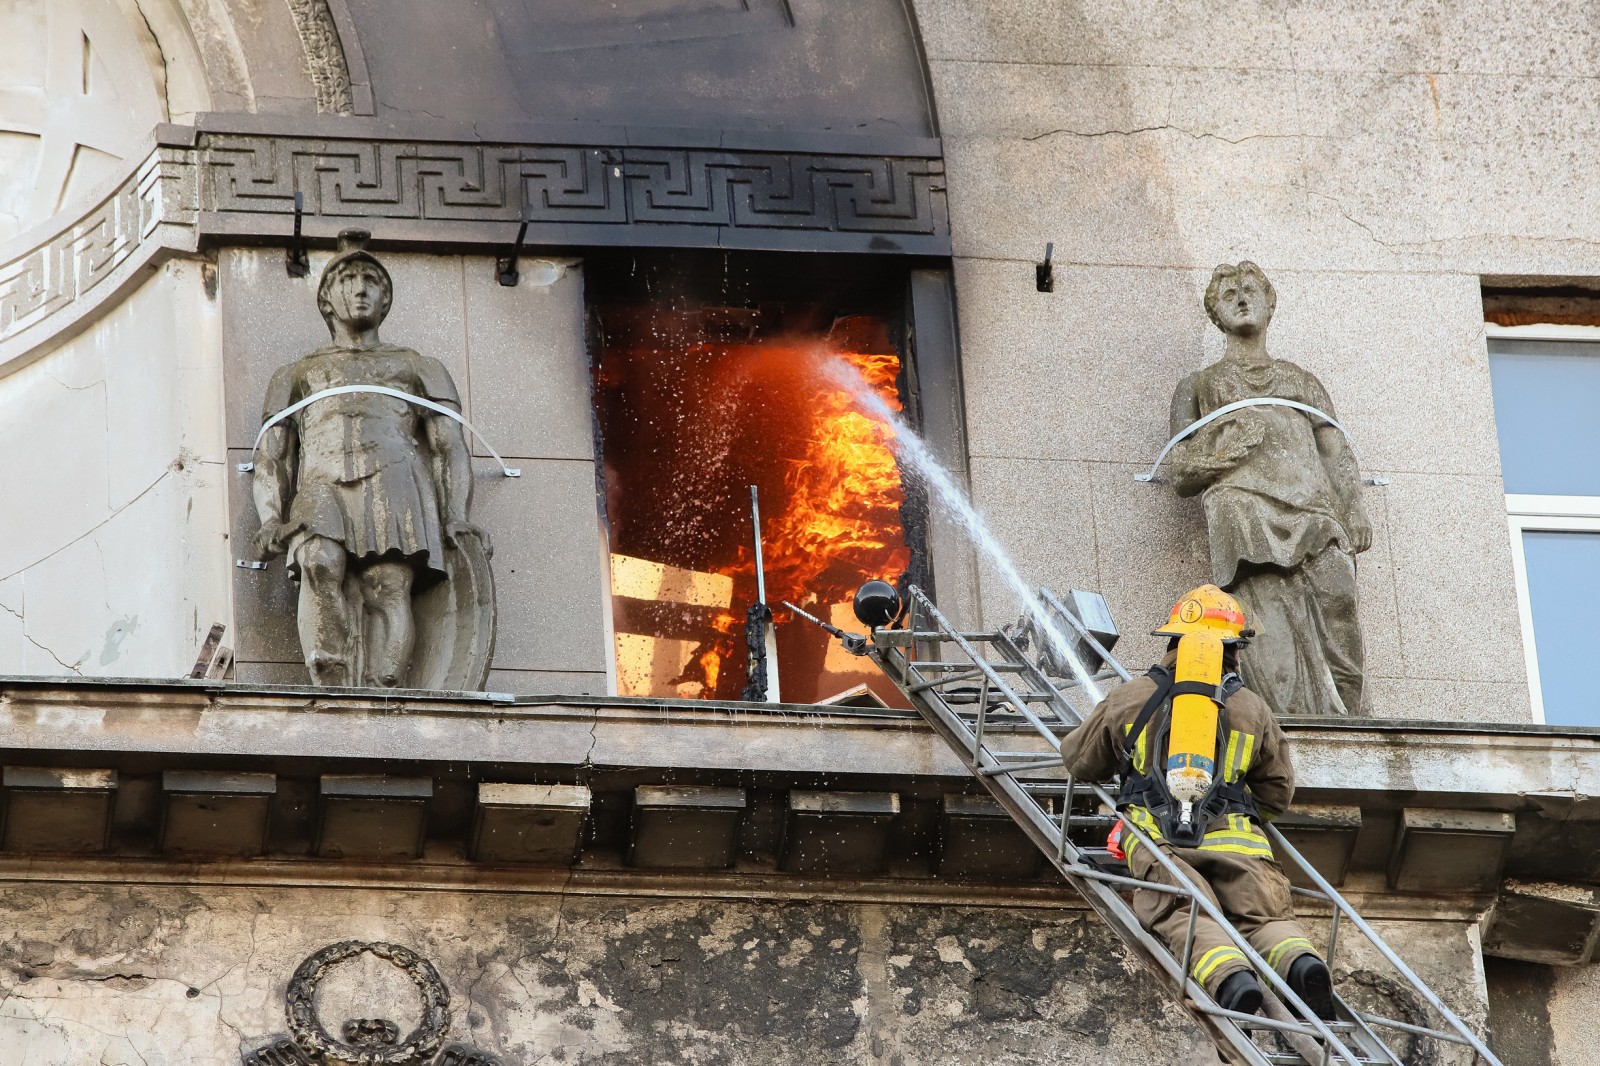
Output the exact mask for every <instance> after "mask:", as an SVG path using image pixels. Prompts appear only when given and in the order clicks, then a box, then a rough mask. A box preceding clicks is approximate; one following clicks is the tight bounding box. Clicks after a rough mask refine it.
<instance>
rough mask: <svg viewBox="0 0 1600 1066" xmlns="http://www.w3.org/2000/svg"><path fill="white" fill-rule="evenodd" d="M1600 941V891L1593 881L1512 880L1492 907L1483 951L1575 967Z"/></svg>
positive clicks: (1502, 956) (1548, 964)
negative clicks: (1530, 882) (1545, 881)
mask: <svg viewBox="0 0 1600 1066" xmlns="http://www.w3.org/2000/svg"><path fill="white" fill-rule="evenodd" d="M1597 944H1600V891H1597V890H1596V889H1595V888H1594V887H1593V886H1591V885H1570V884H1522V883H1508V884H1507V885H1506V886H1505V888H1504V889H1503V890H1502V891H1501V893H1500V898H1499V899H1497V900H1495V903H1494V907H1493V908H1491V910H1490V911H1489V916H1488V920H1487V922H1486V924H1485V928H1484V934H1483V953H1484V954H1485V955H1496V956H1499V957H1500V958H1504V959H1521V960H1522V961H1524V962H1537V963H1543V964H1545V965H1547V966H1573V965H1580V964H1582V963H1586V962H1589V961H1590V960H1591V959H1593V958H1594V953H1595V947H1596V945H1597Z"/></svg>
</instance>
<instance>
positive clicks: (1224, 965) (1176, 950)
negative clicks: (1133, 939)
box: [1128, 842, 1316, 996]
mask: <svg viewBox="0 0 1600 1066" xmlns="http://www.w3.org/2000/svg"><path fill="white" fill-rule="evenodd" d="M1157 846H1158V847H1160V848H1161V850H1162V851H1163V852H1165V853H1166V855H1167V857H1168V858H1169V859H1171V860H1173V862H1174V863H1175V864H1176V865H1177V866H1178V867H1180V868H1181V869H1182V870H1183V871H1184V873H1186V874H1187V875H1188V876H1189V878H1190V879H1191V880H1192V881H1194V882H1195V884H1197V885H1199V886H1200V888H1201V889H1202V890H1203V891H1205V892H1206V895H1207V896H1208V897H1209V898H1210V900H1211V902H1212V903H1215V904H1216V905H1217V906H1218V908H1219V909H1221V911H1222V913H1223V914H1225V915H1227V917H1228V919H1229V921H1231V922H1233V925H1234V928H1236V929H1238V930H1239V932H1240V933H1241V934H1242V935H1243V936H1244V938H1245V939H1246V940H1248V941H1249V942H1250V946H1251V947H1253V948H1255V949H1256V951H1257V952H1258V953H1259V954H1260V955H1261V957H1262V958H1264V959H1266V960H1267V965H1268V966H1271V967H1272V968H1273V969H1275V970H1277V971H1278V974H1279V975H1280V976H1283V977H1287V976H1288V974H1289V965H1290V964H1291V963H1293V962H1294V960H1295V959H1298V958H1299V957H1300V956H1301V955H1307V954H1313V953H1315V951H1316V949H1315V947H1314V946H1313V945H1312V943H1311V941H1310V940H1308V939H1306V933H1305V929H1304V927H1302V926H1301V925H1300V923H1299V922H1297V921H1295V918H1294V906H1293V904H1292V903H1291V902H1290V896H1289V879H1288V877H1287V876H1285V875H1284V872H1283V868H1282V867H1281V866H1279V865H1278V864H1277V862H1276V861H1274V860H1273V859H1269V858H1261V857H1257V856H1253V855H1240V854H1235V853H1230V852H1226V851H1212V850H1203V849H1200V848H1179V847H1174V846H1172V845H1171V844H1167V843H1165V842H1162V843H1161V844H1158V845H1157ZM1128 867H1129V870H1130V871H1131V872H1132V874H1133V876H1134V877H1136V878H1138V879H1139V880H1141V881H1151V882H1154V883H1157V884H1166V885H1175V884H1177V883H1178V881H1177V879H1176V878H1175V877H1173V875H1172V874H1171V873H1169V872H1168V871H1167V869H1166V868H1165V867H1163V866H1162V865H1161V864H1160V863H1159V862H1158V861H1156V858H1155V856H1153V855H1151V854H1150V849H1149V848H1146V847H1141V848H1139V849H1138V850H1136V851H1135V852H1134V853H1133V854H1132V855H1130V856H1129V862H1128ZM1190 907H1191V904H1190V902H1189V900H1188V899H1187V898H1185V897H1183V896H1175V895H1172V894H1170V893H1167V892H1143V891H1139V890H1137V889H1135V890H1134V893H1133V911H1134V913H1135V914H1136V915H1138V917H1139V921H1140V923H1141V924H1143V925H1144V927H1145V928H1146V929H1149V930H1151V931H1152V932H1154V933H1156V934H1158V935H1159V936H1160V937H1161V938H1162V939H1163V940H1165V941H1166V942H1167V947H1168V948H1169V949H1170V950H1171V951H1172V953H1173V955H1174V956H1176V957H1177V958H1178V959H1179V960H1180V961H1181V960H1182V958H1183V945H1184V941H1185V938H1187V936H1188V933H1189V910H1190ZM1249 968H1250V961H1249V960H1248V959H1247V958H1245V955H1244V952H1242V951H1240V950H1239V949H1238V948H1237V947H1235V946H1234V944H1233V941H1232V940H1231V939H1229V937H1228V934H1227V933H1225V932H1224V931H1223V929H1222V926H1220V925H1218V924H1217V923H1216V922H1214V921H1212V920H1211V919H1210V918H1209V917H1207V916H1206V914H1205V912H1204V911H1202V912H1201V913H1200V914H1199V916H1198V917H1197V918H1196V920H1195V929H1194V949H1193V951H1192V952H1191V953H1190V955H1189V972H1190V974H1191V975H1192V976H1193V977H1194V979H1195V980H1196V981H1198V982H1199V983H1200V984H1201V985H1202V986H1203V987H1204V988H1205V990H1206V992H1207V994H1209V995H1213V996H1214V995H1216V993H1217V989H1218V988H1220V987H1221V986H1222V982H1223V981H1224V980H1225V979H1226V978H1227V977H1228V975H1229V974H1232V973H1236V972H1238V971H1239V970H1245V969H1249Z"/></svg>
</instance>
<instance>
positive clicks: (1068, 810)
mask: <svg viewBox="0 0 1600 1066" xmlns="http://www.w3.org/2000/svg"><path fill="white" fill-rule="evenodd" d="M1072 799H1073V796H1072V775H1071V774H1068V775H1067V790H1066V791H1065V792H1063V793H1062V794H1061V839H1060V840H1059V841H1058V842H1057V843H1056V858H1057V859H1060V860H1063V861H1064V860H1065V859H1066V857H1067V824H1068V823H1069V822H1071V821H1072Z"/></svg>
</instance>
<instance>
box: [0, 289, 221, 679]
mask: <svg viewBox="0 0 1600 1066" xmlns="http://www.w3.org/2000/svg"><path fill="white" fill-rule="evenodd" d="M202 273H203V268H202V265H201V264H199V263H195V262H183V261H172V262H169V263H167V264H166V265H165V266H163V267H162V268H161V269H160V270H159V271H157V272H156V273H155V275H154V276H153V277H152V278H150V279H149V280H148V281H146V282H145V283H144V284H143V285H142V286H140V287H139V288H138V289H137V290H136V291H135V292H134V293H133V294H132V295H131V296H130V297H129V298H128V299H127V300H125V301H124V302H123V303H122V304H121V305H119V306H118V307H117V308H116V309H115V310H113V311H112V312H111V313H109V314H107V315H106V316H105V317H104V318H103V319H101V320H99V321H98V322H96V323H95V324H94V325H93V326H92V327H91V328H90V329H89V330H88V331H86V332H85V333H84V334H82V335H80V336H78V337H76V338H74V339H72V340H69V341H67V342H66V343H64V344H63V345H62V346H61V347H59V348H58V349H56V350H55V351H53V352H51V353H49V354H48V355H46V356H44V357H43V358H42V359H40V360H39V361H37V362H35V363H33V364H32V365H30V366H27V367H24V368H23V369H22V370H20V371H17V372H16V373H14V374H11V375H9V376H7V377H5V378H3V379H0V409H3V410H5V411H6V412H7V417H6V418H5V419H4V420H3V421H0V454H4V455H5V456H6V457H7V462H6V463H4V464H3V465H0V494H3V497H4V498H5V499H7V500H12V501H27V506H26V507H24V508H17V509H13V510H11V511H10V512H8V515H7V528H6V530H5V534H6V535H5V537H4V538H3V539H0V588H4V589H6V590H7V594H5V595H3V596H0V602H3V603H4V605H5V607H6V609H7V610H6V615H8V616H9V618H8V620H7V621H5V622H0V672H6V673H20V674H29V673H32V674H47V675H57V674H63V673H67V674H100V675H119V676H121V675H131V676H155V677H171V676H181V675H183V674H185V673H187V672H188V668H189V666H190V664H191V663H192V662H193V659H194V654H195V650H196V649H197V648H198V647H199V645H200V641H201V640H202V639H203V638H204V635H205V633H206V631H207V630H208V629H209V628H210V626H211V623H212V622H214V621H226V620H227V619H228V617H229V614H228V594H227V585H226V580H227V573H226V570H225V568H224V567H225V562H224V559H225V555H226V551H227V545H226V542H225V532H226V530H225V526H224V525H223V516H224V509H223V501H224V497H223V493H222V487H223V486H222V456H223V452H222V447H221V444H222V439H221V405H220V374H219V362H218V358H217V351H216V343H217V336H218V333H217V317H216V311H215V305H214V303H213V302H212V301H210V300H209V299H207V297H206V296H205V293H204V284H203V279H202ZM19 629H20V639H18V637H19V633H18V630H19Z"/></svg>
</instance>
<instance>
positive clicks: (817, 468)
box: [596, 316, 911, 703]
mask: <svg viewBox="0 0 1600 1066" xmlns="http://www.w3.org/2000/svg"><path fill="white" fill-rule="evenodd" d="M614 321H616V320H615V319H614ZM630 332H631V331H625V330H618V334H626V333H630ZM697 332H698V331H693V330H691V331H687V335H685V334H678V335H676V336H673V337H671V338H663V337H658V336H657V335H656V334H655V333H654V332H650V333H648V334H647V335H645V334H643V333H642V331H641V332H639V333H632V335H627V336H626V338H625V339H624V337H623V336H616V340H617V341H620V343H614V346H613V344H612V343H608V350H607V352H606V354H605V355H604V356H603V358H602V360H601V361H600V363H599V365H598V366H597V373H596V386H597V393H598V396H599V402H600V416H601V425H602V435H603V439H604V440H605V442H606V468H607V469H606V483H607V500H608V512H609V517H610V519H611V523H612V533H613V539H612V550H613V551H614V552H616V553H619V554H621V555H626V556H631V557H635V558H638V559H644V560H649V561H651V562H654V563H658V564H662V565H664V566H667V567H672V568H679V572H680V573H697V574H701V575H706V576H710V575H719V576H721V577H723V578H731V579H732V582H731V589H732V593H731V598H729V596H728V594H727V593H726V592H723V593H719V595H720V596H721V597H722V598H721V599H720V600H719V602H717V603H716V605H715V609H712V608H711V607H710V605H709V604H708V603H706V602H704V601H702V602H701V605H700V606H689V605H686V604H680V603H676V602H674V597H673V596H671V595H665V594H663V595H662V596H661V597H660V598H659V599H657V600H656V601H654V602H655V603H657V604H658V605H660V607H665V608H668V610H666V611H665V612H663V611H662V610H660V609H657V608H648V609H647V608H641V607H640V604H641V602H642V601H640V600H638V599H630V598H629V597H630V596H637V595H639V594H638V593H637V592H630V593H619V594H618V595H619V598H618V600H617V601H616V602H617V603H618V604H619V606H618V608H617V610H618V611H619V612H621V614H620V616H621V617H624V618H625V620H626V621H627V623H628V624H629V625H630V626H633V627H635V628H626V629H619V630H618V632H619V640H622V639H626V640H628V641H631V642H633V646H634V647H635V648H636V649H637V648H640V647H643V648H645V649H646V650H649V649H658V648H666V647H668V646H669V645H670V647H671V648H672V649H683V651H681V652H679V651H672V652H671V654H666V653H665V652H663V653H660V654H656V653H654V652H652V655H653V660H652V661H653V662H655V664H656V665H655V666H652V667H650V669H651V670H655V671H659V672H655V673H652V674H650V675H649V676H648V677H645V676H643V675H642V674H641V673H640V670H641V669H643V668H642V667H638V666H635V667H634V668H633V670H632V673H631V674H630V690H631V691H633V692H637V693H639V694H645V693H646V692H648V694H651V695H662V696H680V697H682V696H699V697H701V698H706V699H738V698H739V695H740V692H741V690H742V688H743V687H744V684H745V680H746V679H745V673H746V671H745V669H744V666H745V658H746V652H745V633H744V626H745V614H744V612H745V608H746V607H748V606H750V605H751V604H752V603H753V602H755V599H756V595H757V592H756V572H755V557H754V552H753V550H752V545H751V541H752V536H751V534H752V530H751V527H750V510H749V507H750V495H749V486H750V485H751V484H756V485H758V486H759V491H760V502H761V510H762V515H763V523H762V525H763V528H762V550H763V565H764V570H765V578H766V602H767V605H768V606H769V607H772V608H775V609H776V611H777V618H776V622H777V630H776V633H777V642H778V665H779V678H780V682H781V691H782V695H783V698H784V699H785V700H787V701H794V700H799V701H810V700H817V699H822V698H825V697H827V696H830V695H834V694H836V693H838V692H842V691H844V690H846V689H849V688H852V687H853V686H855V685H859V684H868V685H870V686H871V687H872V688H873V689H874V690H875V691H877V692H878V693H879V695H880V696H883V697H884V698H885V699H890V700H894V701H895V702H897V703H898V702H899V700H898V698H897V697H898V693H897V692H896V690H895V689H894V688H893V686H892V685H890V684H889V683H888V682H887V681H886V680H885V679H883V678H882V677H881V676H880V675H879V673H878V671H877V670H876V669H875V668H873V667H871V666H870V664H867V663H865V662H864V661H863V660H859V659H853V658H851V657H849V656H848V655H843V654H842V653H840V652H839V651H838V649H837V648H836V647H834V646H833V643H832V641H831V639H830V638H829V637H828V636H827V634H825V633H824V632H823V631H822V630H820V629H817V628H816V627H814V626H812V625H811V624H810V623H808V622H805V621H803V620H800V619H798V618H791V617H789V616H788V615H787V612H785V611H783V608H782V603H783V601H785V600H789V601H792V602H794V603H795V604H798V605H800V606H802V607H806V608H807V609H808V610H811V611H813V612H814V613H816V614H819V615H820V616H822V617H823V618H824V619H825V620H829V621H833V622H834V623H835V624H841V625H854V624H855V623H854V621H853V619H852V618H851V617H850V616H849V611H848V606H847V605H848V604H849V602H850V599H851V597H852V596H853V594H854V592H855V590H856V588H857V587H858V586H859V585H860V584H861V583H862V582H863V581H866V580H868V579H871V578H883V579H886V580H889V581H891V582H893V581H895V580H897V579H898V578H900V577H901V575H902V574H903V573H904V572H905V571H906V570H907V568H908V567H909V566H910V562H911V552H910V549H909V548H908V546H907V544H906V540H905V534H904V531H903V528H902V518H901V507H902V505H903V504H904V502H905V492H904V489H903V486H902V484H901V478H900V470H899V467H898V466H897V465H896V462H895V453H894V433H893V430H892V429H891V428H890V427H889V426H888V425H886V424H884V423H882V422H880V421H878V420H877V419H876V418H875V417H873V416H872V415H871V414H868V413H866V412H864V411H863V410H862V409H861V408H860V406H859V405H858V403H857V398H856V397H855V395H854V394H853V393H852V392H851V390H850V389H848V388H846V387H844V386H843V385H841V384H840V382H839V381H838V375H837V374H835V373H832V372H830V371H833V370H834V369H835V368H834V366H833V363H834V360H836V359H837V360H842V361H843V362H845V363H847V364H849V365H850V366H851V367H853V368H854V369H855V371H856V372H858V373H859V374H860V375H861V377H862V378H863V379H864V380H865V381H866V382H867V384H868V385H869V387H870V388H872V389H873V391H874V392H876V393H877V394H878V396H880V397H881V398H882V399H883V400H884V402H885V403H886V404H887V405H888V406H889V407H890V408H891V409H893V410H896V411H898V410H900V409H901V403H900V397H899V391H898V388H897V385H896V379H897V377H898V375H899V372H900V357H899V355H898V354H897V352H896V351H895V347H894V344H893V342H892V339H891V336H890V333H889V329H888V324H887V322H886V321H885V320H883V319H878V318H871V317H867V316H855V317H847V318H840V319H836V320H835V321H834V322H833V325H832V327H831V328H828V329H827V332H826V334H825V335H824V336H821V337H819V336H818V335H817V334H816V333H812V334H810V335H809V336H805V335H801V336H795V335H793V334H787V335H782V336H778V337H760V338H757V337H740V338H738V339H735V340H726V339H721V338H717V337H712V336H708V335H707V333H705V332H698V335H696V334H697ZM663 340H667V343H662V341H663ZM722 587H723V588H724V589H726V588H728V587H729V586H727V585H724V586H722ZM841 611H842V612H843V613H842V614H841V613H840V612H841ZM630 612H631V613H630ZM652 612H654V613H652ZM622 634H626V636H625V637H624V636H622ZM641 638H642V639H643V640H644V641H645V642H646V643H645V644H643V645H640V644H639V643H638V642H639V641H640V639H641ZM650 641H656V642H657V643H649V642H650ZM691 649H692V650H691ZM830 649H831V650H830ZM642 654H643V652H638V653H637V654H636V655H635V656H634V657H633V658H632V659H630V662H632V663H636V664H637V663H640V662H643V661H644V660H643V659H641V658H640V657H639V656H640V655H642ZM674 656H681V657H677V658H674ZM678 664H681V666H680V665H678ZM668 670H670V671H671V672H670V673H669V672H668ZM620 671H621V666H620V660H619V674H620ZM674 675H676V676H674Z"/></svg>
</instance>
